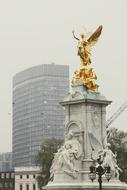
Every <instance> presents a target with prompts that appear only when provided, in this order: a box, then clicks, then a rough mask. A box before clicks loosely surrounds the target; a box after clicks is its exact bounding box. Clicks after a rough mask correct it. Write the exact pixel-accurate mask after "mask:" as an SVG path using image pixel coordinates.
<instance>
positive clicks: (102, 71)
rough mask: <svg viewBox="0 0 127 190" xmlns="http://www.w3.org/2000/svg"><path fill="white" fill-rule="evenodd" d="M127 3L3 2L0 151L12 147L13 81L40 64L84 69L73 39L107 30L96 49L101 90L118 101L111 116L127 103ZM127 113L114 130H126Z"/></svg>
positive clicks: (95, 65) (113, 0)
mask: <svg viewBox="0 0 127 190" xmlns="http://www.w3.org/2000/svg"><path fill="white" fill-rule="evenodd" d="M126 18H127V0H34V1H33V0H22V1H20V0H15V1H14V0H11V1H10V0H4V1H3V0H0V64H1V67H0V152H6V151H11V149H12V148H11V147H12V135H11V133H12V77H13V76H14V75H15V74H16V73H18V72H20V71H22V70H24V69H27V68H29V67H32V66H36V65H39V64H50V63H52V62H54V63H56V64H67V65H70V75H72V73H73V71H74V70H75V69H76V68H78V67H79V63H80V60H79V57H78V56H77V49H76V46H77V42H76V41H75V40H74V39H73V37H72V30H73V29H74V30H75V32H76V33H77V35H79V34H80V33H81V32H83V30H84V28H86V29H87V31H90V32H93V31H94V30H95V29H96V28H97V27H98V26H99V25H100V24H102V25H103V32H102V35H101V37H100V39H99V42H98V43H97V44H96V46H95V47H94V48H93V53H92V64H91V66H92V67H93V68H94V70H95V72H96V74H97V77H98V84H99V85H100V87H99V91H100V92H101V93H102V94H103V95H105V96H106V98H107V99H108V100H112V101H113V103H112V104H111V105H110V106H109V107H108V108H107V118H108V117H110V116H111V115H112V114H113V113H114V112H115V111H116V110H117V108H119V106H120V105H121V104H122V103H124V102H125V101H126V100H127V84H126V82H127V74H126V73H127V47H126V46H127V21H126ZM126 123H127V110H125V111H124V113H122V114H121V116H120V117H119V118H118V119H117V120H116V121H115V122H114V123H113V126H115V127H118V128H119V129H122V130H127V124H126Z"/></svg>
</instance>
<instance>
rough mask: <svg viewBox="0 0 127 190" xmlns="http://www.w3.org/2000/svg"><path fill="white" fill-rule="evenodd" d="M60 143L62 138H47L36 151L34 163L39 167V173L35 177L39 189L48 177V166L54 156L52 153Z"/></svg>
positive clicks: (46, 181)
mask: <svg viewBox="0 0 127 190" xmlns="http://www.w3.org/2000/svg"><path fill="white" fill-rule="evenodd" d="M62 143H63V140H61V139H48V140H46V141H45V142H44V143H43V145H42V147H41V150H40V151H39V152H38V155H37V158H36V163H37V165H38V166H39V167H40V174H39V176H38V177H37V181H38V186H39V189H40V190H41V189H42V187H43V186H45V185H46V184H47V183H48V181H49V179H50V167H51V164H52V160H53V158H54V153H56V152H57V150H58V148H59V147H60V146H61V145H62Z"/></svg>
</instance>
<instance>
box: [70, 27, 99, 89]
mask: <svg viewBox="0 0 127 190" xmlns="http://www.w3.org/2000/svg"><path fill="white" fill-rule="evenodd" d="M101 31H102V26H99V27H98V28H97V29H96V31H95V32H94V33H93V34H92V35H91V36H89V34H88V33H82V34H81V35H80V38H77V37H76V35H75V32H74V31H72V33H73V37H74V38H75V39H76V40H77V41H78V55H79V56H80V59H81V65H80V69H79V70H76V71H75V73H74V78H73V80H72V84H74V83H75V82H76V81H77V80H81V81H82V82H83V84H84V86H85V87H86V89H87V90H88V91H91V92H96V91H97V88H98V85H97V84H96V80H97V77H96V74H95V72H94V71H93V69H92V68H90V67H89V65H90V64H91V58H90V56H91V50H92V47H93V46H94V45H95V44H96V43H97V41H98V38H99V37H100V35H101Z"/></svg>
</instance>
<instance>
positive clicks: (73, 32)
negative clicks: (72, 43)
mask: <svg viewBox="0 0 127 190" xmlns="http://www.w3.org/2000/svg"><path fill="white" fill-rule="evenodd" d="M72 34H73V37H74V38H75V39H76V40H78V41H79V38H77V37H76V36H75V31H74V30H72Z"/></svg>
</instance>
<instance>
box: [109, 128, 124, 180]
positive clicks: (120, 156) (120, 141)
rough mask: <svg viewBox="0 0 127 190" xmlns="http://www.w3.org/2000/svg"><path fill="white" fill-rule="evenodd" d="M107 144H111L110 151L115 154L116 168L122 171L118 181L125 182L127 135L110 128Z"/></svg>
mask: <svg viewBox="0 0 127 190" xmlns="http://www.w3.org/2000/svg"><path fill="white" fill-rule="evenodd" d="M109 134H110V135H109V137H108V142H109V143H110V144H111V150H112V151H113V152H114V153H115V152H117V163H118V166H119V167H120V168H121V169H122V170H123V172H122V173H120V180H121V181H123V182H127V148H126V143H127V140H126V139H127V133H125V132H123V131H120V130H118V129H116V128H111V129H110V131H109Z"/></svg>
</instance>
